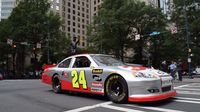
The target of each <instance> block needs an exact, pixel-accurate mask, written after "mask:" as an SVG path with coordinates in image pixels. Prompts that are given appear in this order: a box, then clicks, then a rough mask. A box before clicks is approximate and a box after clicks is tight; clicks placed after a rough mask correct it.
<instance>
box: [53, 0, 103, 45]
mask: <svg viewBox="0 0 200 112" xmlns="http://www.w3.org/2000/svg"><path fill="white" fill-rule="evenodd" d="M50 2H51V10H53V11H54V12H56V13H58V14H59V15H60V16H61V19H62V20H63V22H64V25H63V27H62V30H63V31H64V32H65V33H66V36H67V37H69V38H71V40H72V38H74V37H77V38H79V40H80V42H79V47H81V48H85V47H87V44H88V43H87V26H88V25H89V24H90V23H91V22H92V18H93V16H95V15H97V11H98V8H99V7H100V5H101V3H102V0H50Z"/></svg>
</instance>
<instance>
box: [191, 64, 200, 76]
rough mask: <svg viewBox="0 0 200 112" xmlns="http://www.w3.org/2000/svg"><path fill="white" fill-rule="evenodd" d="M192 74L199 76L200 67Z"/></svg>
mask: <svg viewBox="0 0 200 112" xmlns="http://www.w3.org/2000/svg"><path fill="white" fill-rule="evenodd" d="M192 73H193V74H194V75H200V67H199V66H197V67H196V68H195V69H194V70H193V71H192Z"/></svg>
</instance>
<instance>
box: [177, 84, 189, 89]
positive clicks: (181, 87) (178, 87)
mask: <svg viewBox="0 0 200 112" xmlns="http://www.w3.org/2000/svg"><path fill="white" fill-rule="evenodd" d="M189 85H190V84H185V85H181V86H176V87H174V89H178V88H182V87H186V86H189Z"/></svg>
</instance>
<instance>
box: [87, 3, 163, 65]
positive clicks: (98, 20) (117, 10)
mask: <svg viewBox="0 0 200 112" xmlns="http://www.w3.org/2000/svg"><path fill="white" fill-rule="evenodd" d="M165 26H166V21H165V17H164V15H163V14H162V13H161V10H160V9H159V8H155V7H153V6H150V5H146V4H145V3H144V2H141V1H138V0H104V2H103V4H102V6H101V8H100V10H99V12H98V16H96V17H95V18H94V22H93V24H92V25H91V28H90V30H89V37H90V41H91V42H93V43H95V44H94V45H95V46H96V50H97V51H99V50H100V49H101V46H102V49H103V51H104V52H105V53H112V54H114V55H115V56H116V57H118V58H120V59H121V60H123V58H124V53H125V52H127V51H126V50H127V49H129V48H134V50H135V53H136V54H135V57H134V60H135V61H134V62H136V63H138V62H139V63H141V62H142V60H143V57H144V56H143V53H142V52H143V49H144V48H145V47H146V43H147V41H151V42H153V41H154V40H153V39H150V37H149V35H148V34H150V33H151V32H153V31H164V30H165ZM131 28H136V29H137V33H138V34H140V35H141V39H140V40H138V41H136V40H135V38H133V37H129V36H128V35H129V34H130V32H131ZM101 44H102V45H101Z"/></svg>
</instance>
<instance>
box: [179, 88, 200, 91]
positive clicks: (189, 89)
mask: <svg viewBox="0 0 200 112" xmlns="http://www.w3.org/2000/svg"><path fill="white" fill-rule="evenodd" d="M177 90H188V91H200V89H191V88H178V89H177Z"/></svg>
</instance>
